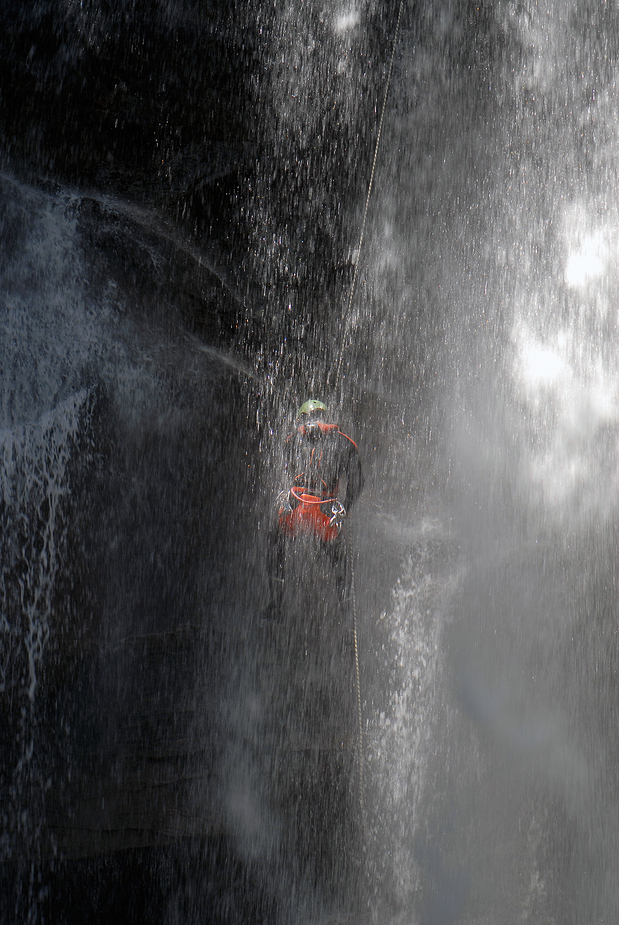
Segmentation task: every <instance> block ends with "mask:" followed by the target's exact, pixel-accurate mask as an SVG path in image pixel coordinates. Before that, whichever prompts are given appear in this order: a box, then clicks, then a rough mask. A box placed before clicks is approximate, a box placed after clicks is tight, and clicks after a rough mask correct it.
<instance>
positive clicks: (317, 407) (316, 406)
mask: <svg viewBox="0 0 619 925" xmlns="http://www.w3.org/2000/svg"><path fill="white" fill-rule="evenodd" d="M313 411H325V412H326V411H327V406H326V405H325V404H323V403H322V402H321V401H318V399H317V398H310V399H308V401H306V402H303V404H302V405H301V407H300V408H299V414H298V417H301V416H302V415H303V414H311V413H312V412H313Z"/></svg>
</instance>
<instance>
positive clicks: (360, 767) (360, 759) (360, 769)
mask: <svg viewBox="0 0 619 925" xmlns="http://www.w3.org/2000/svg"><path fill="white" fill-rule="evenodd" d="M346 542H347V545H348V562H349V568H350V593H351V597H352V626H353V641H354V648H355V687H356V688H357V721H358V725H359V731H358V741H357V773H358V787H359V812H360V814H361V832H362V835H363V837H364V838H365V830H366V828H365V782H364V777H363V775H364V749H363V710H362V706H361V677H360V671H359V639H358V635H357V597H356V593H355V562H354V550H353V544H352V530H349V531H348V532H347V535H346Z"/></svg>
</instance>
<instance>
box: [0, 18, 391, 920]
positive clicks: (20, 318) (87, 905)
mask: <svg viewBox="0 0 619 925" xmlns="http://www.w3.org/2000/svg"><path fill="white" fill-rule="evenodd" d="M224 6H225V9H223V10H222V9H217V7H216V5H213V6H212V7H208V6H206V5H205V4H192V3H178V4H174V3H171V2H170V3H162V4H158V5H155V6H154V7H152V8H149V9H148V11H146V8H145V7H144V8H142V7H139V5H137V4H135V5H132V4H126V3H110V4H104V5H103V6H101V5H100V4H99V5H96V6H95V5H94V4H93V5H89V4H86V5H85V4H72V3H68V4H59V3H55V2H52V3H42V4H39V5H37V7H36V8H35V9H26V8H24V7H23V5H20V4H15V5H11V4H7V5H5V6H4V7H3V10H2V12H1V13H0V25H1V27H2V29H1V30H0V33H1V36H2V38H1V39H0V46H1V49H0V50H1V51H2V62H3V64H2V77H1V83H2V95H1V97H0V124H1V125H2V147H1V150H0V156H1V157H2V160H3V163H4V165H5V169H6V173H5V175H4V177H3V179H2V197H3V216H4V226H3V233H2V253H1V256H2V261H3V262H2V272H3V283H4V288H5V290H6V291H7V293H8V294H9V295H8V299H7V302H6V305H5V306H4V308H3V312H4V315H3V322H4V323H5V330H6V331H7V332H9V335H10V337H11V338H13V341H12V342H11V343H9V341H7V342H6V343H5V354H3V363H6V365H5V368H6V369H8V370H10V376H11V386H10V388H8V389H7V390H5V398H4V399H3V404H2V426H3V427H4V428H5V430H4V431H3V434H5V435H6V440H5V439H4V437H3V441H4V443H3V446H4V449H5V451H6V452H5V459H10V460H11V464H10V466H9V468H8V469H7V472H8V476H7V475H6V473H5V480H4V486H5V489H4V494H3V495H2V509H1V511H0V515H1V517H2V524H3V534H2V550H3V561H2V585H1V593H0V600H1V601H2V613H3V620H4V624H3V632H2V637H1V639H2V670H3V678H2V704H1V709H2V716H3V734H2V740H1V743H0V748H1V758H2V776H1V777H0V796H1V797H2V806H3V811H2V812H3V815H2V831H1V838H2V866H1V868H0V878H1V880H0V884H1V890H0V892H1V893H2V897H3V898H2V901H1V903H0V917H2V919H3V920H4V921H7V922H8V921H15V922H17V921H25V920H27V919H28V917H30V918H33V917H34V918H36V917H37V916H38V917H40V918H46V919H49V920H59V919H63V920H65V921H76V922H77V921H84V920H85V919H87V920H89V921H107V920H109V917H110V915H115V916H116V917H124V919H125V920H128V921H136V922H137V921H140V922H142V921H149V920H152V921H196V920H199V919H200V920H208V921H210V922H217V921H221V922H224V921H225V922H231V921H238V922H245V921H250V920H251V921H256V922H258V921H265V922H269V921H274V920H275V919H276V918H277V917H278V916H281V915H284V916H285V915H286V914H289V913H287V912H286V909H290V908H292V906H293V905H294V904H293V903H292V900H291V897H290V889H291V888H294V887H295V884H296V888H298V889H303V890H307V891H308V895H311V894H312V893H316V894H317V895H320V896H321V897H322V899H321V901H324V902H328V901H329V898H330V897H333V896H335V897H336V898H337V901H338V902H339V903H346V902H347V901H348V898H349V894H350V891H351V886H350V885H351V884H352V883H353V882H354V878H355V864H356V861H355V854H356V838H357V831H356V829H357V822H356V814H357V804H356V796H355V783H354V781H355V760H356V753H355V727H354V726H353V728H352V729H351V728H350V726H351V725H352V724H353V723H354V722H355V715H354V711H352V712H351V704H352V703H353V700H352V697H353V695H354V688H353V676H352V673H351V671H352V663H351V660H350V657H349V655H350V653H348V657H347V658H346V659H344V661H341V662H338V664H337V666H336V668H337V671H336V677H330V675H329V672H327V674H326V675H325V676H324V677H323V675H324V672H323V670H322V667H321V659H322V658H323V657H324V659H325V660H326V664H327V665H330V664H331V662H332V659H333V653H332V651H331V646H332V643H333V640H332V639H329V638H321V639H319V638H314V639H313V641H312V649H313V654H312V658H313V661H312V664H311V666H310V665H308V664H306V662H305V661H304V659H305V658H306V653H307V639H306V636H305V634H304V633H301V635H299V634H298V633H297V634H296V635H295V634H293V635H292V637H290V636H288V637H287V638H286V640H285V641H283V642H281V643H280V645H278V646H276V647H275V649H273V647H272V646H270V645H269V646H268V647H267V648H264V646H265V642H264V639H263V638H262V636H261V635H260V634H259V633H257V630H256V628H255V626H254V621H255V618H256V614H257V613H258V611H259V609H260V607H261V606H262V605H263V603H264V600H263V598H264V593H265V585H264V573H263V561H262V560H263V547H262V542H261V537H262V532H263V530H264V524H265V501H264V498H263V494H264V493H263V492H261V491H260V484H261V475H262V474H264V473H263V471H262V470H264V469H268V460H267V459H266V456H267V453H266V448H265V447H263V446H262V444H261V443H260V440H261V437H262V436H263V435H262V431H261V429H260V427H259V428H258V429H256V428H255V426H254V425H253V423H251V424H250V422H253V421H255V420H256V418H258V419H259V420H261V419H263V418H264V416H265V407H266V408H267V413H268V409H269V407H270V404H272V402H273V397H272V391H271V390H270V388H266V387H263V386H261V385H260V381H261V380H260V379H255V378H252V376H254V374H255V371H256V370H257V371H258V374H260V375H262V372H263V370H264V367H265V366H266V365H267V360H266V359H264V358H267V357H268V356H269V353H270V352H271V351H272V349H273V347H274V345H278V344H280V343H282V342H284V341H286V339H287V338H291V339H294V340H295V341H298V342H301V341H303V340H305V341H306V352H307V353H309V354H312V353H315V354H316V356H320V355H321V353H322V352H323V348H324V345H325V342H328V337H327V334H328V330H329V325H330V321H329V314H330V310H331V309H330V303H329V299H328V298H327V293H329V292H331V293H336V292H338V291H339V290H341V286H342V283H343V282H345V281H346V279H349V267H347V261H348V259H349V258H348V253H347V248H348V243H347V241H346V238H345V234H344V229H345V221H344V218H345V214H346V209H345V208H343V207H342V201H343V199H345V198H348V199H349V200H350V201H351V202H352V197H353V194H354V193H355V192H356V191H358V189H359V188H360V186H362V185H363V183H364V182H365V177H364V176H363V174H361V175H358V173H357V172H356V171H355V170H354V169H353V170H351V169H350V167H351V166H352V167H354V165H355V158H356V157H357V156H359V151H360V148H359V147H357V146H354V147H353V146H349V143H348V141H347V140H346V139H347V138H352V137H353V136H354V137H356V138H357V137H358V135H359V132H360V131H361V134H362V135H363V137H364V139H365V140H369V138H370V133H371V125H370V123H368V124H366V123H365V122H364V123H363V125H361V126H357V129H355V120H356V119H357V114H356V109H355V105H356V104H355V105H352V104H351V103H350V101H346V100H345V98H344V97H342V93H341V87H340V86H339V84H338V83H337V81H338V74H337V68H336V64H337V55H336V52H337V51H338V48H337V41H336V40H334V39H333V38H332V37H331V38H329V37H328V35H327V30H326V27H325V25H324V23H322V22H321V21H320V20H319V19H315V20H312V22H311V29H312V31H313V33H314V35H315V38H314V39H313V40H312V41H313V42H314V46H315V48H316V50H315V51H314V52H313V53H311V54H310V55H309V58H308V60H307V61H306V62H305V63H303V62H301V64H303V66H304V67H305V68H308V67H309V68H310V71H311V72H313V73H315V74H316V75H319V74H321V71H322V70H323V69H324V72H322V74H321V79H320V81H319V82H318V83H316V84H315V85H313V86H311V93H312V94H314V98H313V100H309V101H305V103H304V105H303V107H302V108H301V109H299V112H298V113H297V114H294V115H293V116H291V115H290V114H288V116H286V115H285V114H284V113H282V112H280V111H279V107H280V106H281V105H282V102H283V97H279V98H277V99H275V100H274V99H273V94H272V89H273V86H274V85H276V84H279V83H280V82H281V81H282V80H283V74H282V73H281V72H279V71H277V69H275V70H273V61H274V59H275V58H276V57H277V56H278V55H280V54H281V53H282V49H283V50H284V53H286V52H285V50H286V48H287V46H288V45H289V44H290V32H289V31H288V32H287V31H286V30H290V29H292V30H294V29H296V27H297V26H296V23H295V22H287V23H286V22H284V26H282V25H281V24H280V22H279V18H278V17H279V15H280V14H282V13H283V11H282V10H273V9H270V8H267V7H265V9H261V8H259V7H255V8H252V7H251V5H246V4H243V3H242V4H237V5H236V7H235V6H231V5H224ZM377 22H378V19H377ZM376 28H377V33H376V34H377V35H378V34H379V33H380V28H378V26H377V27H376ZM381 28H382V27H381ZM325 43H326V44H325ZM329 43H330V44H329ZM310 44H311V43H310ZM340 44H341V43H340ZM368 47H369V46H368ZM340 51H341V49H340ZM379 52H380V48H378V49H377V51H376V53H379ZM334 55H336V57H335V58H334V57H333V56H334ZM334 62H335V63H334ZM355 67H356V72H357V74H358V75H362V76H363V82H362V84H360V86H359V87H358V91H359V92H362V91H367V90H368V89H369V87H370V84H371V80H372V73H373V72H372V69H371V67H369V66H368V63H367V62H363V61H361V59H360V60H359V61H358V62H357V63H356V65H355ZM267 69H268V71H267ZM266 72H268V74H269V76H268V79H267V78H265V76H264V75H265V73H266ZM309 76H310V77H311V73H310V74H309ZM307 77H308V75H307V74H305V75H304V76H303V78H302V79H301V78H300V82H299V87H298V90H299V91H303V92H305V88H306V87H307V86H308V84H307ZM349 78H350V75H349ZM349 78H348V79H349ZM343 79H346V75H345V76H344V78H342V77H341V75H340V77H339V80H340V81H341V80H343ZM334 82H335V83H334ZM292 91H294V88H292V89H291V92H292ZM295 92H296V91H295ZM321 94H322V95H323V97H324V99H322V100H321V99H320V95H321ZM334 101H335V102H336V103H337V104H338V105H337V106H334V105H333V104H334ZM316 106H318V111H317V114H316V116H315V119H316V124H315V125H313V126H310V127H309V129H308V126H307V125H304V121H303V110H305V111H307V112H309V111H310V110H312V109H313V108H315V107H316ZM346 107H348V109H347V108H346ZM340 125H343V126H344V135H342V134H339V135H338V137H337V138H335V137H334V133H335V129H336V127H337V126H340ZM274 126H275V128H274ZM334 158H335V161H334ZM301 163H303V168H302V169H299V166H298V165H299V164H301ZM327 164H328V165H329V166H330V167H333V166H334V164H335V166H336V167H337V170H335V172H332V174H331V179H330V181H329V183H328V184H326V185H324V186H323V185H322V184H321V182H320V181H319V179H318V176H319V174H321V173H322V172H323V170H324V169H325V165H327ZM16 176H18V177H20V180H16V179H15V177H16ZM273 187H275V189H276V190H277V191H278V195H273V194H272V188H273ZM68 188H70V189H72V190H73V191H72V192H67V189H68ZM344 194H345V195H344ZM265 196H268V197H272V198H270V199H269V203H268V204H267V207H266V208H265ZM310 212H313V213H314V214H315V215H316V216H317V220H316V222H315V223H314V224H313V225H310V222H309V216H310ZM301 228H303V233H302V234H299V229H301ZM281 229H285V235H284V243H283V245H282V243H281V242H282V233H281ZM274 242H275V244H274ZM277 242H279V243H277ZM274 246H275V250H276V251H277V253H275V252H274V251H273V247H274ZM284 248H287V253H284ZM282 299H284V300H285V309H284V311H281V309H280V308H279V307H277V308H273V306H274V305H279V304H280V303H281V300H282ZM291 304H294V312H289V310H288V306H289V305H291ZM300 319H301V324H300V325H299V320H300ZM318 323H320V324H318ZM321 325H322V331H321ZM312 326H315V330H316V331H317V332H318V333H311V335H310V336H309V337H308V336H307V333H306V332H307V329H308V327H309V328H310V329H312V330H313V328H312ZM13 342H14V343H15V344H16V345H17V344H18V345H19V347H17V348H16V349H13V347H12V343H13ZM204 348H207V349H206V350H205V349H204ZM230 348H233V349H234V350H235V356H236V358H237V359H234V360H231V359H230V357H229V356H228V354H227V351H228V350H229V349H230ZM243 357H245V359H243ZM239 358H240V359H239ZM326 359H328V357H326ZM287 364H288V365H287V367H286V368H285V369H284V367H282V370H281V372H280V373H279V375H281V376H284V375H288V374H290V373H291V372H292V371H294V369H295V368H297V369H298V370H301V368H302V365H303V364H302V363H301V362H300V361H299V358H298V357H297V358H295V353H294V350H292V351H291V352H290V353H289V359H288V360H287ZM249 383H252V385H251V388H250V387H249V385H248V384H249ZM265 402H266V404H265ZM261 452H262V456H261ZM265 463H266V465H265ZM317 601H318V603H320V607H321V608H322V609H321V613H323V616H324V623H325V626H328V625H330V624H329V620H331V621H334V625H336V623H337V617H336V616H334V613H333V603H334V602H333V601H331V602H330V603H329V599H328V598H327V599H326V603H325V602H324V601H323V600H322V597H321V594H320V593H319V594H318V598H317ZM306 603H307V602H306ZM299 616H300V619H301V626H302V627H303V625H304V620H305V615H304V614H303V613H302V614H299ZM323 635H324V634H323ZM261 655H262V656H264V659H266V660H268V659H270V660H271V661H270V663H269V664H271V665H274V666H275V667H274V674H273V675H269V674H268V672H267V674H266V675H265V673H264V672H265V669H264V664H266V662H260V658H261ZM291 659H292V662H293V663H295V664H296V667H294V668H291V667H290V666H291ZM316 659H317V661H316ZM260 665H262V668H260ZM330 670H331V669H330ZM261 672H262V673H261ZM256 673H257V675H256ZM265 678H266V680H265ZM274 679H275V680H274ZM280 688H281V689H280ZM291 711H292V712H291ZM291 715H292V725H291V719H290V717H291ZM295 716H296V717H297V718H296V719H295ZM273 729H275V733H274V732H273ZM261 737H262V738H261ZM267 739H268V743H267ZM293 739H294V741H292V740H293ZM269 743H270V744H269ZM205 872H206V873H205ZM347 897H348V898H347ZM291 903H292V906H291ZM278 910H279V911H278Z"/></svg>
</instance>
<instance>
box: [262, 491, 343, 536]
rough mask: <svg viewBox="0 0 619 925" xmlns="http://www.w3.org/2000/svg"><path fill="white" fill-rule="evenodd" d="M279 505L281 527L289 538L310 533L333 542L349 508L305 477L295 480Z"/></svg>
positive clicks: (282, 493) (279, 496)
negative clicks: (311, 483) (306, 482)
mask: <svg viewBox="0 0 619 925" xmlns="http://www.w3.org/2000/svg"><path fill="white" fill-rule="evenodd" d="M277 507H278V511H277V517H278V522H279V528H280V530H281V531H282V533H283V534H284V535H285V536H287V537H288V538H289V539H293V538H294V537H297V536H304V535H309V536H316V537H318V538H319V539H321V540H322V541H323V542H324V543H330V542H331V541H332V540H335V539H337V537H338V536H339V535H340V531H341V529H342V524H343V522H344V518H345V517H346V508H345V507H344V505H343V504H342V502H341V501H339V500H338V498H331V497H329V496H328V495H327V496H325V493H324V492H321V491H320V490H319V489H318V488H313V486H308V485H306V484H305V483H304V480H303V477H302V476H301V477H297V478H296V479H295V480H294V483H293V485H292V488H291V489H290V490H289V491H285V490H284V491H281V492H280V493H279V495H278V496H277Z"/></svg>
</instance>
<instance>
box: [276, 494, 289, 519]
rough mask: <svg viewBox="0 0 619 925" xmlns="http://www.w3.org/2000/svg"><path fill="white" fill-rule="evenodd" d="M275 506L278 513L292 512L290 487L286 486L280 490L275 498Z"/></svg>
mask: <svg viewBox="0 0 619 925" xmlns="http://www.w3.org/2000/svg"><path fill="white" fill-rule="evenodd" d="M275 508H276V510H277V513H278V514H290V512H291V511H292V507H291V506H290V492H289V491H288V489H286V488H284V489H282V491H280V493H279V494H278V496H277V498H276V499H275Z"/></svg>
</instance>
